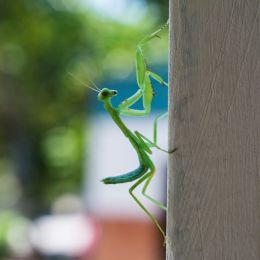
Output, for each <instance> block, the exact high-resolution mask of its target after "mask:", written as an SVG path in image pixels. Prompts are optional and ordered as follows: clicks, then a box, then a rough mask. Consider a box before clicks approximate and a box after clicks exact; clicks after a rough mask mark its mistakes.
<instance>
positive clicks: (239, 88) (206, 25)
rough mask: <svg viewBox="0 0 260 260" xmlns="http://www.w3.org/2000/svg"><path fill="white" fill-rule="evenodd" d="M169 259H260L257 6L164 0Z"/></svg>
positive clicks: (253, 1)
mask: <svg viewBox="0 0 260 260" xmlns="http://www.w3.org/2000/svg"><path fill="white" fill-rule="evenodd" d="M169 70H170V94H169V96H170V98H169V103H170V107H169V110H170V115H169V120H170V123H169V125H170V134H169V139H170V140H169V145H170V148H174V147H178V150H177V151H176V153H174V154H173V155H170V158H169V176H168V215H167V236H168V238H167V259H168V260H173V259H174V260H213V259H214V260H222V259H223V260H259V259H260V204H259V203H260V182H259V178H260V1H259V0H207V1H206V0H205V1H203V0H190V1H188V0H171V1H170V68H169Z"/></svg>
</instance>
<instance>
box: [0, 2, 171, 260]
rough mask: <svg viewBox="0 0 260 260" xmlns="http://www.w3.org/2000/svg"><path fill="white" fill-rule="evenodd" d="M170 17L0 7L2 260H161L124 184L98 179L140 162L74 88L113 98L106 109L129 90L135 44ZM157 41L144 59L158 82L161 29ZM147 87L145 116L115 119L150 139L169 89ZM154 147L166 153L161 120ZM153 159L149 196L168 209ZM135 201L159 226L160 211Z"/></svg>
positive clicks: (98, 9) (65, 5)
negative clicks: (150, 91)
mask: <svg viewBox="0 0 260 260" xmlns="http://www.w3.org/2000/svg"><path fill="white" fill-rule="evenodd" d="M167 18H168V1H167V0H15V1H4V0H2V1H0V259H1V260H2V259H4V260H5V259H6V260H7V259H28V260H30V259H88V260H110V259H111V260H112V259H113V260H117V259H118V260H128V259H129V260H130V259H136V260H139V259H140V260H146V259H147V260H159V259H164V246H163V238H162V236H161V234H160V233H159V232H158V230H157V229H156V227H155V226H154V225H153V224H152V223H151V221H150V220H149V219H148V217H147V216H146V215H145V214H144V212H143V211H142V210H141V209H139V207H138V205H136V203H135V202H134V201H133V200H132V199H131V198H130V196H129V193H128V189H129V187H130V184H123V185H107V186H106V185H104V184H102V183H101V182H100V180H101V179H102V178H104V177H105V176H112V175H117V174H122V173H124V172H127V171H129V170H132V169H135V168H136V167H137V165H138V161H137V158H136V155H135V152H134V151H132V150H133V149H132V147H131V146H130V145H129V143H128V142H127V139H126V138H124V136H123V135H122V134H121V133H120V131H119V130H118V129H117V127H116V126H115V125H114V123H113V121H112V120H111V119H110V118H109V116H108V115H107V114H106V112H105V111H104V109H103V107H102V104H99V102H98V101H97V98H96V93H95V92H92V91H91V90H89V89H87V88H86V87H84V86H83V85H82V84H81V83H80V81H82V82H84V83H86V84H87V85H93V82H95V84H97V85H98V86H99V87H100V88H102V87H109V88H113V89H117V90H118V91H119V95H118V96H117V97H115V98H114V104H115V105H117V104H118V103H119V102H120V101H122V100H123V99H124V98H127V97H129V96H130V95H132V94H133V93H135V92H136V91H137V84H136V79H135V67H134V66H135V48H136V44H137V43H138V41H139V40H140V39H142V37H144V36H146V35H147V34H149V33H151V32H153V31H155V30H156V29H158V28H159V27H160V26H161V25H162V24H164V23H165V22H166V20H167ZM160 36H161V39H157V38H156V39H154V40H153V41H152V42H151V43H148V44H147V46H145V48H144V49H145V50H144V51H145V56H146V59H147V63H148V65H149V68H150V69H151V70H152V71H155V72H157V73H158V74H159V75H161V76H162V77H163V78H164V79H165V80H167V53H168V47H167V42H168V38H167V30H165V31H164V32H163V33H162V34H160ZM70 74H73V75H74V77H75V78H74V77H71V76H70ZM77 79H78V80H77ZM153 87H154V91H155V97H154V101H153V113H152V114H151V116H149V117H145V118H123V119H124V121H125V122H126V124H127V126H128V127H129V128H130V129H133V130H139V131H140V132H142V133H144V134H145V135H147V136H149V137H151V136H152V123H153V118H154V116H155V115H157V114H159V113H161V111H166V109H167V89H166V88H165V87H164V88H163V87H162V86H158V84H156V83H155V82H153ZM138 106H139V107H141V106H140V104H138V105H137V107H138ZM159 140H160V145H162V146H164V147H166V146H167V119H166V120H163V121H162V122H161V123H160V132H159ZM153 159H154V161H155V163H156V168H157V173H158V174H157V175H156V177H155V178H154V180H153V183H152V185H151V188H150V190H149V192H150V194H152V195H153V196H154V197H156V198H157V199H159V200H161V201H165V197H166V159H167V158H166V155H165V154H162V153H158V152H155V154H154V155H153ZM137 193H138V192H137ZM139 197H140V195H139ZM142 201H143V203H144V204H145V205H146V206H147V207H148V208H149V209H150V210H151V211H152V212H153V214H154V215H156V216H157V218H158V219H161V223H162V225H164V212H162V211H160V210H159V209H158V208H156V207H154V206H153V205H151V204H150V203H149V202H147V200H142Z"/></svg>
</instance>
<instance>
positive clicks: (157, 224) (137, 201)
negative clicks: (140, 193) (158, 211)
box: [129, 169, 166, 239]
mask: <svg viewBox="0 0 260 260" xmlns="http://www.w3.org/2000/svg"><path fill="white" fill-rule="evenodd" d="M153 175H154V169H153V170H151V171H150V172H148V173H147V174H145V175H144V176H143V177H142V178H141V179H139V180H138V181H137V182H136V183H135V184H134V185H133V186H131V187H130V189H129V193H130V195H131V196H132V198H133V199H134V200H135V202H136V203H137V204H138V205H139V206H140V207H141V208H142V210H143V211H144V212H145V213H146V214H147V215H148V217H149V218H150V219H151V220H152V222H153V223H154V224H155V225H156V227H157V228H158V229H159V230H160V232H161V233H162V235H163V237H164V239H165V237H166V236H165V232H164V230H163V229H162V227H161V226H160V224H159V222H158V220H157V219H156V218H155V217H154V216H153V214H152V213H151V212H150V211H149V210H148V209H147V208H146V207H145V206H144V205H143V204H142V203H141V201H140V200H139V199H138V198H137V197H136V196H135V195H134V193H133V191H134V190H135V189H136V188H137V187H138V186H139V185H140V184H141V183H142V182H144V181H147V180H149V182H148V184H149V183H150V181H151V180H150V179H151V178H152V177H153ZM146 183H147V182H146ZM146 183H145V185H146ZM148 184H147V185H146V186H148Z"/></svg>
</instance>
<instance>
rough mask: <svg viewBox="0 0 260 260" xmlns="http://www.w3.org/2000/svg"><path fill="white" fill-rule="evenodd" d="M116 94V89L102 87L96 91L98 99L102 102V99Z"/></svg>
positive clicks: (104, 99)
mask: <svg viewBox="0 0 260 260" xmlns="http://www.w3.org/2000/svg"><path fill="white" fill-rule="evenodd" d="M116 95H117V91H116V90H112V89H108V88H103V89H101V91H100V92H99V93H98V100H100V101H103V102H104V101H106V100H108V99H110V98H112V97H113V96H116Z"/></svg>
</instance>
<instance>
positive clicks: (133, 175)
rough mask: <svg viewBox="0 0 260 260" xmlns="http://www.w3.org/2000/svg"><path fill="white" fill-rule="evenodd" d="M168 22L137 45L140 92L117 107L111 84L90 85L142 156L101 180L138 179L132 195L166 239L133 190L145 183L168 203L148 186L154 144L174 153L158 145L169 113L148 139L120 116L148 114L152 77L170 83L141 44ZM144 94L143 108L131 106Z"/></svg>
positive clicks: (155, 124)
mask: <svg viewBox="0 0 260 260" xmlns="http://www.w3.org/2000/svg"><path fill="white" fill-rule="evenodd" d="M167 25H168V21H167V23H166V24H165V25H164V26H162V27H161V28H160V29H159V30H157V31H155V32H154V33H152V34H150V35H148V36H147V37H144V38H143V39H142V40H141V41H140V42H139V43H138V45H137V48H136V78H137V84H138V86H139V89H138V90H137V92H136V93H135V94H134V95H132V96H131V97H129V98H127V99H125V100H124V101H122V102H121V103H120V104H119V105H118V107H114V106H113V105H112V102H111V99H112V98H113V97H114V96H116V95H117V94H118V92H117V91H116V90H113V89H109V88H103V89H99V88H98V87H97V86H95V85H94V88H91V89H92V90H94V91H96V92H98V100H99V101H101V102H103V103H104V108H105V110H106V111H107V112H108V113H109V115H110V116H111V118H112V120H113V121H114V122H115V124H116V125H117V126H118V127H119V128H120V130H121V131H122V133H123V134H124V135H125V137H126V138H127V139H128V140H129V142H130V143H131V145H132V147H133V148H134V150H135V151H136V154H137V156H138V159H139V166H138V168H136V169H135V170H133V171H130V172H128V173H125V174H122V175H118V176H113V177H107V178H104V179H103V180H102V182H103V183H104V184H120V183H126V182H133V181H136V182H135V183H134V184H133V185H132V186H131V187H130V189H129V193H130V195H131V196H132V198H133V199H134V200H135V202H136V203H137V204H138V205H139V206H140V207H141V208H142V209H143V211H144V212H145V213H146V214H147V215H148V216H149V218H150V219H151V220H152V222H153V223H154V224H155V225H156V226H157V228H158V229H159V231H160V232H161V233H162V235H163V237H164V239H165V232H164V230H163V229H162V227H161V226H160V224H159V222H158V221H157V219H156V218H155V217H154V216H153V215H152V213H151V212H149V210H148V209H147V208H146V207H145V206H144V205H143V204H142V203H141V202H140V200H139V199H138V198H137V197H136V196H135V194H134V190H135V189H136V188H137V187H138V186H139V185H141V184H143V183H144V186H143V188H142V194H143V195H144V196H145V197H146V198H148V199H149V200H150V201H152V202H153V203H155V204H156V205H157V206H159V207H160V208H162V209H163V210H166V207H165V206H164V205H163V204H162V203H160V202H159V201H157V200H155V199H154V198H152V197H151V196H149V195H148V194H147V193H146V191H147V188H148V186H149V184H150V182H151V180H152V178H153V176H154V174H155V170H156V168H155V165H154V163H153V161H152V160H151V158H150V155H151V154H152V150H151V148H157V149H159V150H161V151H164V152H167V153H173V152H174V151H176V149H173V150H172V151H169V152H168V151H166V150H165V149H162V148H161V147H159V146H158V145H157V124H158V121H159V120H160V119H162V118H163V117H165V116H166V115H167V113H164V114H162V115H159V116H157V117H156V118H155V120H154V131H153V141H151V140H149V139H148V138H147V137H145V136H144V135H142V134H141V133H140V132H138V131H134V132H132V131H131V130H130V129H129V128H127V126H126V125H125V123H124V122H123V121H122V119H121V115H124V116H145V115H148V114H149V113H150V111H151V103H152V99H153V89H152V84H151V78H153V79H154V80H156V81H157V82H159V83H160V84H163V85H166V86H168V84H167V83H166V82H165V81H164V80H163V79H162V78H161V77H160V76H159V75H157V74H156V73H154V72H151V71H150V70H148V68H147V66H146V63H145V59H144V55H143V51H142V47H143V45H144V44H146V43H147V42H149V41H150V40H151V39H153V38H155V37H159V36H158V33H159V32H160V31H162V30H163V29H164V28H165V27H166V26H167ZM141 98H142V102H143V109H141V110H138V109H132V108H131V106H132V105H134V104H135V103H136V102H137V101H138V100H139V99H141Z"/></svg>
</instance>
